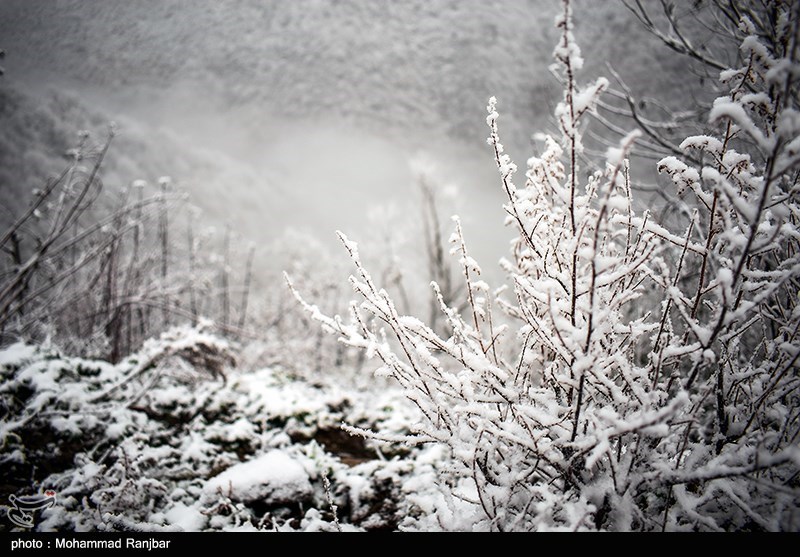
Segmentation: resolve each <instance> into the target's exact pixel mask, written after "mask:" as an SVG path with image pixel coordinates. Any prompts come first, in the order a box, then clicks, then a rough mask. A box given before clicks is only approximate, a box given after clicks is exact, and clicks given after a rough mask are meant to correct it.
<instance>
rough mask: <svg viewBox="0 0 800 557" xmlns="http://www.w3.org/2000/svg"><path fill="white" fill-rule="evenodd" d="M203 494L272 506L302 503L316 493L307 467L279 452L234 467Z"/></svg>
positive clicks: (217, 477)
mask: <svg viewBox="0 0 800 557" xmlns="http://www.w3.org/2000/svg"><path fill="white" fill-rule="evenodd" d="M203 491H204V493H206V494H208V495H214V494H219V493H221V494H223V495H225V496H228V497H230V498H231V499H232V500H234V501H240V502H244V503H250V502H253V501H262V502H264V503H266V504H270V505H273V504H281V503H290V502H292V501H302V500H304V499H308V498H309V497H310V496H311V494H312V488H311V482H310V481H309V477H308V474H307V473H306V471H305V469H304V468H303V466H302V465H301V464H300V463H299V462H298V461H297V460H295V459H293V458H292V457H290V456H289V455H287V454H286V453H285V452H283V451H278V450H274V451H270V452H268V453H266V454H263V455H261V456H258V457H256V458H254V459H252V460H248V461H247V462H242V463H240V464H235V465H234V466H231V467H230V468H228V469H227V470H225V471H224V472H222V473H221V474H219V475H217V476H214V477H213V478H211V479H210V480H208V482H206V484H205V487H204V488H203Z"/></svg>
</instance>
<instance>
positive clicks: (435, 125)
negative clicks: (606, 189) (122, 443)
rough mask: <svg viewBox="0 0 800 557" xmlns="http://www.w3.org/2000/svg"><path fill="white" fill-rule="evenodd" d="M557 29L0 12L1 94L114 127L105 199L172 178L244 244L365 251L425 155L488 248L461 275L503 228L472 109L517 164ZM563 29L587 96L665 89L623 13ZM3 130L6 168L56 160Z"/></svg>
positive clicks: (494, 9) (310, 12)
mask: <svg viewBox="0 0 800 557" xmlns="http://www.w3.org/2000/svg"><path fill="white" fill-rule="evenodd" d="M557 10H558V3H557V2H553V1H546V0H529V1H526V2H522V1H520V2H511V1H504V0H493V1H485V0H469V1H463V0H462V1H455V0H447V1H439V2H435V3H432V2H428V1H423V0H406V1H402V2H397V1H381V2H377V1H375V2H373V1H371V2H365V1H362V0H344V1H338V2H333V1H323V0H300V1H292V2H278V1H276V2H262V1H256V0H242V1H239V0H237V1H223V2H220V1H201V2H198V1H194V0H192V1H187V0H169V1H161V0H158V1H156V0H140V1H137V2H127V1H122V0H104V1H102V2H100V1H91V2H86V1H75V0H65V1H61V2H29V1H27V0H3V1H2V2H0V42H2V47H3V48H5V49H6V50H7V51H8V56H7V59H6V61H5V62H4V65H5V66H6V68H7V76H6V77H5V78H4V80H3V81H2V82H0V86H2V87H3V88H8V87H13V88H14V89H16V90H17V91H18V92H21V93H22V94H23V95H30V96H32V97H33V98H34V100H33V101H32V104H33V105H34V106H35V104H36V103H40V102H42V100H41V99H42V98H43V97H44V98H45V99H48V98H49V95H50V93H48V90H49V89H51V88H56V89H59V90H69V91H73V92H74V93H75V98H76V101H75V102H76V103H77V104H79V105H81V104H82V105H84V110H86V111H87V112H90V113H92V114H93V117H94V119H95V121H98V122H99V121H103V120H112V119H113V120H117V121H124V122H126V125H125V129H124V132H125V134H126V136H127V137H128V138H130V140H131V142H132V143H138V144H139V145H142V146H143V147H141V148H137V149H134V148H130V149H129V148H128V146H127V145H125V146H120V147H118V151H119V150H123V149H124V150H125V151H127V152H125V153H123V154H121V155H119V156H120V157H123V158H127V159H130V162H131V164H129V165H127V166H126V167H125V171H121V172H119V174H118V181H119V182H120V183H125V182H128V181H131V180H134V179H138V178H145V179H152V178H153V175H155V176H160V175H164V174H168V175H172V176H173V177H174V178H176V179H177V180H178V181H179V182H181V183H187V184H189V185H190V186H191V187H190V188H188V189H191V190H192V191H193V192H194V193H195V195H194V197H195V199H194V200H195V202H196V203H198V204H199V205H200V206H201V207H202V208H203V209H205V210H206V211H207V212H208V213H210V214H211V218H212V220H213V221H214V222H216V223H221V222H225V221H227V222H230V221H234V222H235V224H236V225H237V226H238V227H240V228H241V229H242V232H244V233H245V234H247V235H249V236H251V237H253V238H254V239H256V240H257V241H260V242H261V241H265V240H266V239H269V238H272V237H274V234H275V230H282V229H283V228H285V227H286V226H288V225H291V226H295V227H300V228H311V229H313V230H314V231H315V233H317V234H318V235H319V236H320V237H322V238H323V239H324V240H326V241H327V240H329V239H331V238H333V231H334V230H335V229H337V228H344V229H345V230H346V231H348V232H350V233H351V234H357V233H359V232H360V233H361V234H364V232H363V231H364V230H365V229H366V226H367V218H366V217H365V214H366V213H367V212H368V211H369V209H370V207H372V206H374V205H379V204H387V203H395V204H398V205H400V207H401V209H400V210H401V212H408V211H410V210H412V209H411V208H410V207H409V205H408V204H405V202H406V201H408V197H409V193H410V192H411V191H413V190H412V189H411V187H412V181H413V180H412V175H411V173H410V172H409V170H408V166H407V164H408V160H409V159H410V158H412V157H414V156H415V155H416V154H417V153H419V152H423V153H426V154H427V155H428V158H430V159H432V160H434V161H437V162H438V163H439V165H440V167H441V170H442V172H443V174H445V175H446V176H447V178H448V181H451V182H455V183H458V184H460V185H461V186H462V187H463V190H464V191H465V192H466V193H467V198H468V200H467V203H466V204H465V206H464V207H461V208H458V209H459V211H460V212H462V213H463V214H464V216H465V220H466V226H467V230H468V231H470V230H471V229H470V226H472V231H473V233H472V237H474V238H477V240H476V243H479V244H480V243H481V242H485V243H486V244H487V246H486V247H485V248H484V249H482V248H483V246H478V248H477V253H478V255H479V256H481V255H484V254H486V255H487V256H488V254H492V257H495V255H494V254H496V253H498V252H502V251H504V247H503V245H504V240H502V238H504V237H505V235H504V234H503V232H502V230H500V228H499V226H498V227H497V228H495V229H492V228H486V227H485V226H484V223H485V222H491V223H495V222H499V220H500V218H499V217H500V215H501V214H502V213H501V210H500V208H499V207H500V194H499V188H498V184H497V179H496V173H495V171H494V168H493V164H492V160H491V153H490V152H489V151H488V150H487V149H486V146H485V144H484V138H485V137H486V130H485V123H484V107H485V104H486V99H487V98H488V97H489V96H490V95H497V96H498V98H499V99H500V102H501V110H502V113H503V120H502V122H501V124H502V125H503V126H504V128H503V129H504V130H505V132H504V133H505V135H506V141H505V143H506V145H507V147H508V148H509V151H510V152H511V154H512V155H514V157H515V158H516V159H517V160H518V161H523V160H525V158H527V156H528V155H529V139H528V138H529V137H530V134H531V133H532V132H534V131H537V130H539V129H541V128H543V127H547V126H549V125H550V124H549V123H548V118H549V116H548V115H549V114H551V113H552V103H553V100H554V98H555V97H554V95H555V93H556V90H557V89H556V87H555V86H554V82H553V79H552V77H551V76H550V75H549V73H548V71H547V66H548V65H549V63H550V59H551V52H552V48H553V44H554V41H555V37H556V34H555V30H554V29H553V17H554V15H555V13H556V11H557ZM576 12H577V14H578V15H577V24H578V31H579V37H580V38H581V39H582V40H583V41H584V43H585V44H587V45H589V48H586V49H585V50H586V51H587V52H588V53H589V56H588V66H589V69H588V70H587V76H586V77H587V78H588V77H589V75H591V74H593V73H597V72H598V71H603V70H604V69H605V68H604V67H603V64H604V63H605V62H606V61H610V62H612V63H613V64H614V65H615V66H617V68H618V69H619V70H620V71H621V73H623V75H626V76H627V77H629V78H630V81H631V82H632V83H633V84H634V85H645V84H646V85H647V89H648V90H649V91H648V92H654V91H657V90H659V89H663V88H664V86H666V85H668V84H669V83H670V82H671V81H670V80H669V72H657V73H653V72H652V71H651V70H652V67H653V65H654V64H655V65H659V66H661V65H662V64H661V63H660V62H659V61H658V59H657V58H656V59H654V58H652V57H651V56H649V52H651V51H652V45H653V42H652V40H648V39H647V38H646V36H645V35H644V34H643V32H641V31H640V30H639V29H638V27H636V25H635V24H634V23H633V22H632V20H631V18H630V17H629V16H628V14H627V13H626V11H625V10H624V8H622V7H621V5H619V4H617V3H611V2H609V3H597V2H581V3H579V4H578V6H577V8H576ZM623 33H625V34H627V35H629V36H630V37H631V40H630V41H620V40H619V37H620V35H621V34H623ZM659 76H661V77H659ZM656 78H657V79H656ZM46 102H49V101H46ZM50 104H52V103H50ZM33 110H34V111H35V109H33ZM28 112H30V110H28V109H25V113H26V114H27V113H28ZM26 118H27V116H26ZM34 118H35V116H34ZM53 118H54V119H56V120H60V122H59V126H61V127H62V129H65V130H66V129H68V128H69V127H70V126H76V125H80V124H76V123H74V122H75V120H73V119H69V118H66V117H65V116H64V115H63V114H54V116H53ZM0 129H2V130H3V131H2V132H0V136H2V135H6V137H5V138H4V139H5V141H4V142H3V143H2V144H1V145H2V149H3V151H5V155H6V157H7V158H14V157H16V156H17V153H19V151H20V150H22V151H24V152H25V153H26V155H25V156H26V157H34V158H37V157H38V158H42V157H44V158H46V157H48V156H50V155H51V154H52V153H53V151H55V152H60V151H61V150H63V148H64V145H63V144H64V143H65V142H64V141H63V140H59V139H58V138H54V137H37V138H31V140H30V141H27V142H25V141H23V142H22V144H19V143H16V142H15V139H14V138H13V135H12V134H10V133H8V132H7V130H8V129H9V126H7V125H4V126H3V127H2V128H0ZM63 135H64V134H62V136H63ZM166 136H171V138H172V140H166V139H165V137H166ZM27 153H34V155H28V154H27ZM196 161H200V163H199V164H196ZM33 167H35V165H25V166H23V167H22V168H20V170H19V172H12V171H11V170H6V174H5V175H4V176H3V177H2V178H3V182H2V186H1V187H2V189H3V190H5V191H9V190H10V188H16V187H18V186H17V184H19V183H21V182H25V184H26V187H27V186H29V185H30V184H28V182H30V181H32V180H34V178H32V177H31V175H32V174H33V173H34V170H33ZM109 182H110V183H111V184H112V185H113V183H114V181H113V180H112V181H109ZM222 192H224V195H223V194H222ZM284 194H286V195H284ZM7 195H8V194H7ZM492 211H494V212H492ZM483 237H486V238H487V239H486V240H484V239H483ZM498 247H499V249H498Z"/></svg>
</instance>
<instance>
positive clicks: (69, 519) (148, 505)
mask: <svg viewBox="0 0 800 557" xmlns="http://www.w3.org/2000/svg"><path fill="white" fill-rule="evenodd" d="M233 349H234V347H231V346H230V345H228V343H227V342H225V341H223V340H220V339H217V338H215V337H213V336H212V335H208V334H206V333H202V332H200V331H198V330H197V329H191V328H178V329H173V330H172V331H170V332H169V333H167V334H165V335H163V336H162V338H161V339H158V340H154V341H151V342H149V343H148V344H147V346H146V347H145V348H144V349H143V350H141V351H140V352H139V353H137V354H134V355H132V356H131V357H129V358H128V359H126V360H124V361H123V362H121V363H120V364H118V365H116V366H112V365H110V364H107V363H105V362H99V361H91V360H84V359H80V358H70V357H67V356H65V355H63V354H60V353H58V351H57V350H55V349H54V348H47V347H41V346H39V347H37V346H29V345H25V344H15V345H12V346H10V347H8V348H6V349H4V350H1V351H0V362H1V363H0V376H1V377H0V385H2V386H1V387H0V402H2V408H3V412H2V414H1V415H0V416H2V417H1V418H0V424H2V429H0V434H2V437H3V438H2V443H1V444H0V446H2V449H0V470H2V478H1V479H0V485H2V493H0V501H2V502H3V503H5V502H6V501H8V495H10V494H16V495H22V494H35V493H38V492H41V491H44V490H46V489H53V490H55V491H56V493H57V504H56V506H55V507H53V508H50V509H47V510H45V511H43V512H41V513H40V514H38V515H37V516H36V523H37V526H36V528H37V529H38V530H42V531H52V530H59V531H64V530H75V531H95V530H130V529H134V530H147V531H157V530H192V531H194V530H229V531H232V530H262V529H268V530H274V529H280V530H297V529H303V530H335V529H336V528H337V527H336V524H335V522H334V520H333V518H334V517H333V514H332V511H331V506H330V504H329V503H328V496H327V495H326V492H325V487H324V481H323V476H326V477H327V478H328V479H329V481H330V491H329V494H330V497H331V499H332V501H333V503H334V504H335V505H336V506H337V518H338V520H339V527H341V528H342V529H345V530H348V529H349V530H352V529H367V530H370V529H388V530H395V529H414V528H415V527H423V526H424V527H426V528H432V527H433V528H437V527H441V525H439V526H437V525H436V524H430V523H428V522H430V517H427V516H426V515H427V514H428V511H429V510H430V509H431V508H434V507H435V506H436V505H437V504H439V503H437V501H438V499H437V497H438V496H437V487H436V486H437V483H436V482H437V474H438V467H439V463H440V462H442V461H443V458H442V457H443V455H442V454H441V448H437V447H429V448H425V449H420V448H413V447H409V446H405V445H396V444H385V443H378V442H376V441H365V440H364V439H362V438H360V437H353V436H351V435H349V434H347V433H345V432H344V431H343V430H342V429H341V424H342V423H348V424H351V425H355V426H358V427H361V428H371V429H373V430H386V431H390V432H392V433H401V434H402V433H405V434H408V433H409V428H410V427H411V424H413V423H415V422H416V421H418V416H417V414H416V412H415V410H414V409H413V408H411V407H410V405H409V403H407V402H406V400H405V399H404V398H403V397H402V395H401V394H400V393H399V392H398V391H396V390H394V389H392V388H386V386H385V385H381V386H380V392H377V389H376V390H365V389H356V388H351V387H348V384H349V383H348V382H347V381H342V380H341V378H336V377H333V378H324V377H319V378H317V379H315V380H314V381H307V380H301V379H295V378H292V377H289V376H288V375H287V374H285V373H283V372H281V371H279V370H276V369H269V368H265V369H256V370H247V369H235V368H229V369H226V370H225V377H224V378H223V377H221V376H218V375H214V374H212V373H210V372H209V370H208V369H206V368H214V365H215V362H218V361H220V359H222V360H225V359H226V358H227V357H228V356H229V355H230V352H231V351H232V350H233ZM201 354H202V355H205V358H206V360H205V361H204V360H203V359H202V358H201V357H200V356H199V355H201ZM190 362H191V364H190ZM214 369H216V368H214ZM334 382H335V384H334ZM362 384H363V381H362ZM376 385H377V384H376ZM6 510H7V508H6V507H2V506H0V514H2V515H3V516H5V511H6ZM464 516H469V515H468V514H465V515H464ZM426 521H428V522H426ZM10 527H11V525H10V524H9V523H8V522H6V521H2V522H0V529H9V528H10Z"/></svg>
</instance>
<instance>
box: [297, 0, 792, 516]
mask: <svg viewBox="0 0 800 557" xmlns="http://www.w3.org/2000/svg"><path fill="white" fill-rule="evenodd" d="M563 5H564V12H563V15H562V16H561V17H559V18H558V20H557V26H558V27H559V29H560V30H561V39H560V41H559V43H558V45H557V47H556V49H555V52H554V56H555V59H556V69H557V70H558V73H559V75H560V77H561V79H562V83H563V86H564V97H563V99H562V101H561V102H560V103H559V104H558V107H557V108H556V113H555V115H556V118H557V121H558V123H559V127H560V131H561V138H560V141H559V140H557V139H554V138H552V137H543V138H542V139H543V144H544V149H543V151H542V153H541V155H539V156H537V157H533V158H531V159H530V160H529V161H528V170H527V173H526V183H525V186H524V187H518V186H517V185H516V184H515V182H514V175H515V172H516V166H515V165H514V164H513V162H511V160H510V158H509V157H508V155H506V154H505V153H504V149H503V146H502V144H501V143H500V138H499V131H498V113H497V111H496V101H495V99H494V98H492V99H491V100H490V102H489V107H488V112H489V116H488V119H487V123H488V125H489V127H490V130H491V133H490V138H489V144H490V145H491V146H492V148H493V151H494V155H495V160H496V164H497V167H498V169H499V171H500V175H501V182H502V188H503V191H504V192H505V195H506V198H507V202H506V204H505V209H506V212H507V214H508V217H507V222H508V224H509V225H510V226H512V227H513V228H514V230H515V232H516V237H515V239H514V241H513V243H512V248H511V256H510V257H509V258H508V259H504V260H503V261H502V262H501V265H502V267H503V269H504V270H505V271H506V272H507V275H508V277H509V284H508V285H507V287H505V288H503V289H499V290H497V291H494V292H493V291H492V290H491V288H490V287H489V286H488V285H487V284H486V283H485V282H483V281H482V280H480V274H481V271H480V268H479V266H478V264H477V263H476V262H475V261H474V260H473V259H472V257H470V255H469V252H468V249H467V245H466V241H465V239H464V236H463V234H462V230H461V226H460V223H459V222H458V220H457V219H456V220H455V233H454V234H453V236H452V238H451V242H452V245H453V248H452V253H453V254H455V255H456V257H457V259H458V263H459V267H460V268H461V270H462V274H463V278H464V282H465V285H466V288H465V297H466V308H467V309H466V310H465V311H463V312H462V311H459V310H457V309H455V308H454V307H453V306H452V305H451V304H448V303H445V300H444V298H443V297H442V296H441V295H440V296H439V300H440V309H441V311H442V313H443V315H444V316H445V318H446V320H447V323H448V333H447V334H441V333H440V332H439V331H434V330H433V329H432V328H431V327H429V326H427V325H426V324H425V323H423V322H421V321H420V320H418V319H416V318H414V317H410V316H404V315H401V314H400V313H399V312H398V310H397V308H396V305H395V303H394V302H393V300H392V298H391V297H390V296H389V295H388V293H387V292H386V291H385V290H383V289H382V288H381V287H380V286H379V285H378V284H376V283H375V281H374V280H373V279H372V277H371V276H370V274H369V272H368V271H367V270H366V268H365V267H364V265H363V264H362V262H361V258H360V255H359V252H358V247H357V245H356V244H355V243H354V242H352V241H350V240H349V239H348V238H346V237H345V236H344V235H341V234H340V238H341V240H342V242H343V244H344V246H345V248H346V249H347V251H348V253H349V255H350V257H351V259H352V260H353V262H354V264H355V266H356V273H355V275H354V276H353V277H351V284H352V286H353V288H354V290H355V292H356V293H357V294H358V295H359V296H360V297H361V301H360V302H355V301H354V302H352V304H351V306H350V318H349V319H348V320H345V319H343V318H341V317H339V316H334V317H328V316H326V315H325V314H323V313H322V312H321V311H319V309H318V308H317V307H315V306H312V305H310V304H308V303H307V302H305V301H304V300H303V298H302V297H301V295H300V294H299V292H297V290H295V295H296V296H297V298H298V299H299V300H300V302H301V303H302V304H303V305H304V306H305V307H306V309H307V310H308V311H309V312H310V314H311V315H312V317H313V318H314V319H316V320H318V321H319V322H321V323H322V325H323V327H324V328H325V329H327V330H328V331H330V332H333V333H334V334H337V335H339V337H340V341H341V342H343V343H345V344H346V345H348V346H353V347H358V348H361V349H363V350H364V351H365V352H366V354H367V355H368V356H377V357H378V358H379V359H380V360H381V362H382V364H383V365H382V366H381V368H380V369H379V370H378V372H377V373H380V374H383V375H387V376H390V377H392V378H394V379H395V380H396V381H397V382H398V383H399V384H400V385H401V386H402V387H403V388H404V389H405V393H406V396H407V397H408V398H409V399H410V400H411V401H412V402H413V403H414V404H415V405H416V406H417V407H418V408H419V410H420V411H421V413H422V415H423V416H424V420H423V421H422V422H421V423H420V424H418V425H417V428H416V431H415V434H414V435H412V436H410V437H406V438H404V439H403V440H405V441H406V442H408V443H436V444H440V445H442V446H444V447H446V448H447V449H448V451H449V452H448V456H447V461H448V465H449V466H447V467H445V469H444V470H442V477H441V487H442V494H441V497H440V498H438V499H437V498H432V499H428V500H426V501H425V505H427V508H426V512H427V513H429V517H430V518H431V522H429V523H425V524H423V523H417V526H420V525H423V526H426V527H433V526H438V527H443V528H474V529H491V530H533V529H535V530H543V529H552V528H558V529H610V530H630V529H642V530H661V529H669V530H681V529H700V530H734V529H765V530H781V529H785V530H786V529H797V527H798V525H800V516H798V515H797V512H796V509H797V508H798V505H800V486H798V477H800V474H798V472H800V448H798V446H797V442H798V436H800V421H799V420H798V418H800V397H798V393H797V388H798V385H800V378H798V374H797V368H798V366H797V360H798V357H800V342H798V339H797V335H798V332H800V307H798V279H800V264H799V263H800V261H798V257H800V256H798V253H800V246H798V243H797V242H798V239H799V238H800V234H799V233H798V228H797V219H798V218H800V213H798V210H800V207H798V205H797V176H798V174H797V166H798V162H800V134H799V132H800V113H798V111H797V109H798V90H797V80H798V77H800V75H799V74H800V71H798V68H800V65H799V64H798V52H797V49H798V45H797V41H798V29H797V25H798V21H800V19H799V18H798V17H797V15H798V14H797V13H796V12H797V10H798V7H797V5H796V4H794V5H792V6H790V5H787V4H782V3H779V4H776V7H775V10H776V14H777V15H778V16H779V17H775V18H774V19H773V20H771V21H773V24H774V29H773V31H774V33H773V34H772V35H769V36H767V37H766V38H764V35H759V34H756V33H755V32H754V26H753V25H752V22H749V21H748V20H747V18H746V17H743V18H742V21H741V25H740V31H741V34H742V50H743V52H744V53H745V55H746V56H745V59H746V60H747V64H746V66H744V67H742V68H737V69H732V70H725V71H723V72H722V73H721V75H720V79H721V81H722V83H723V84H725V85H727V86H728V88H729V90H730V93H729V94H728V95H727V96H724V97H722V98H720V99H718V100H717V102H716V103H715V106H714V109H713V110H712V112H711V115H710V116H711V124H713V125H715V126H717V128H718V129H720V128H721V133H720V134H719V136H718V137H717V136H713V135H708V136H703V137H691V138H688V139H687V140H686V141H685V142H684V143H683V145H682V149H686V150H699V151H701V152H702V153H703V159H702V160H703V162H704V164H703V165H702V167H701V168H693V167H691V166H690V165H688V164H687V163H686V162H685V161H683V160H681V158H679V157H669V158H666V159H664V160H662V161H661V162H660V163H659V170H661V171H662V172H666V173H668V174H669V175H670V176H671V177H672V180H673V181H674V182H675V184H676V185H677V187H678V190H679V193H682V192H684V191H691V192H692V194H693V195H694V196H695V197H696V198H697V211H696V212H695V214H694V216H693V220H692V222H691V224H690V226H689V227H688V229H687V230H683V231H672V230H669V229H667V228H666V227H665V226H662V225H660V224H659V223H656V222H655V221H654V217H653V216H652V215H651V214H649V213H647V212H645V213H644V214H642V215H639V214H636V213H635V212H634V210H633V206H634V204H633V200H632V193H631V190H632V188H631V181H630V169H629V165H628V162H627V154H628V152H629V150H630V148H631V147H632V145H633V142H634V140H635V138H636V134H630V135H628V136H627V137H625V138H624V139H623V141H622V142H621V143H620V145H619V147H618V148H614V149H610V150H609V152H608V154H607V160H606V161H605V163H604V168H603V169H602V170H600V171H597V172H595V173H593V174H592V175H591V176H589V177H588V179H586V180H583V179H582V178H583V174H582V172H581V171H580V168H579V162H580V161H581V160H583V158H584V157H585V156H586V154H585V153H584V152H583V149H582V144H581V131H582V117H583V116H584V115H585V114H586V113H588V112H591V111H592V110H593V108H594V107H595V105H596V102H597V99H598V97H599V96H600V95H601V94H602V92H603V90H604V89H605V87H606V86H607V82H606V81H605V80H603V79H600V80H598V81H596V82H595V83H592V84H590V85H588V86H585V87H582V88H581V87H578V85H577V81H576V76H577V72H578V71H579V70H580V68H581V65H582V59H581V56H580V51H579V49H578V46H577V45H576V44H575V41H574V39H573V36H572V14H571V6H570V2H569V0H564V2H563ZM287 278H288V277H287ZM290 286H291V281H290ZM432 287H433V289H434V292H436V293H439V286H438V285H437V284H436V283H432ZM654 300H655V301H654ZM498 308H499V309H500V310H502V311H499V312H498V311H497V309H498ZM350 431H351V432H353V433H357V434H362V435H366V436H377V437H378V438H381V437H382V434H381V432H377V433H374V432H371V431H365V430H363V429H359V428H354V427H352V428H350ZM383 437H385V438H387V439H389V438H391V439H395V440H396V438H395V437H392V436H389V435H384V436H383ZM407 526H414V524H413V523H411V522H409V523H408V524H407Z"/></svg>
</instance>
